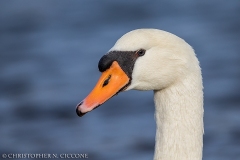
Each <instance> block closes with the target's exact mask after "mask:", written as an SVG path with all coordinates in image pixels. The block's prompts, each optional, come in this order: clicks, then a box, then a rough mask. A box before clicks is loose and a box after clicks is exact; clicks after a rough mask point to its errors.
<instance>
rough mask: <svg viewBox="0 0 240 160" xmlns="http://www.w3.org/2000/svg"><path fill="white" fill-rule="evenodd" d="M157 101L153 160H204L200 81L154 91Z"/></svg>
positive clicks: (181, 83)
mask: <svg viewBox="0 0 240 160" xmlns="http://www.w3.org/2000/svg"><path fill="white" fill-rule="evenodd" d="M195 78H196V77H195ZM189 80H191V83H190V82H189ZM190 85H191V86H190ZM154 101H155V118H156V123H157V129H156V146H155V155H154V160H176V159H180V160H182V159H184V160H201V159H202V148H203V92H202V80H201V77H199V81H195V82H194V81H193V80H192V79H188V80H186V81H182V82H180V83H178V84H175V85H172V86H171V87H169V88H166V89H163V90H160V91H154Z"/></svg>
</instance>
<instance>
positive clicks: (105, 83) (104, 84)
mask: <svg viewBox="0 0 240 160" xmlns="http://www.w3.org/2000/svg"><path fill="white" fill-rule="evenodd" d="M110 78H111V75H109V76H108V78H107V79H106V80H105V81H104V82H103V85H102V87H105V86H106V85H107V84H108V83H109V80H110Z"/></svg>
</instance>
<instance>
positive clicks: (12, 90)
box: [0, 0, 240, 160]
mask: <svg viewBox="0 0 240 160" xmlns="http://www.w3.org/2000/svg"><path fill="white" fill-rule="evenodd" d="M239 16H240V1H239V0H232V1H222V2H220V1H219V0H212V1H208V0H202V1H198V2H197V1H190V0H183V1H181V2H180V1H176V0H175V1H149V0H142V1H138V0H132V1H128V0H121V1H111V0H103V1H97V0H87V1H83V0H82V1H80V0H68V1H63V0H41V1H31V0H21V1H18V0H11V1H9V0H1V1H0V73H1V74H0V154H2V153H79V154H80V153H87V154H88V157H89V158H88V159H91V160H112V159H114V160H122V159H124V160H146V159H152V158H153V154H154V143H155V142H154V139H155V121H154V103H153V92H152V91H148V92H139V91H128V92H124V93H120V94H119V95H118V96H115V97H113V98H112V99H110V100H109V101H108V102H106V103H105V104H104V105H102V106H101V107H100V108H98V109H97V110H94V111H93V112H91V113H88V114H87V115H85V116H84V117H82V118H79V117H78V116H77V115H76V113H75V106H76V105H77V104H78V103H79V102H80V101H81V100H82V99H83V98H85V96H86V95H87V94H88V93H89V92H90V91H91V90H92V88H93V87H94V85H95V83H96V82H97V80H98V78H99V76H100V73H99V72H98V68H97V64H98V61H99V59H100V58H101V57H102V55H103V54H105V53H107V51H108V50H109V49H110V48H111V47H112V46H113V45H114V43H115V42H116V40H117V39H118V38H120V37H121V36H122V35H123V34H125V33H126V32H129V31H131V30H133V29H137V28H158V29H162V30H166V31H169V32H171V33H173V34H176V35H178V36H180V37H181V38H183V39H185V40H186V41H187V42H188V43H189V44H190V45H192V46H193V48H194V49H195V51H196V53H197V56H198V58H199V60H200V63H201V67H202V72H203V79H204V92H205V94H204V96H205V99H204V101H205V105H204V107H205V116H204V122H205V135H204V151H203V159H205V160H236V159H239V158H240V92H239V90H240V83H239V82H240V52H239V51H240V18H239Z"/></svg>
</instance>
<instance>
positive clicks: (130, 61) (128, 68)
mask: <svg viewBox="0 0 240 160" xmlns="http://www.w3.org/2000/svg"><path fill="white" fill-rule="evenodd" d="M144 54H145V50H144V49H139V50H137V51H111V52H109V53H108V54H106V55H104V56H103V57H102V58H101V59H100V61H99V63H98V68H99V71H100V72H104V71H106V70H107V69H109V68H110V66H111V65H112V63H113V61H117V62H118V64H119V65H120V67H121V68H122V70H123V71H124V72H125V73H126V74H127V76H128V77H129V78H130V79H131V78H132V71H133V67H134V64H135V61H136V60H137V58H138V57H140V56H143V55H144Z"/></svg>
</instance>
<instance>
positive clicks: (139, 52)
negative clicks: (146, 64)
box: [137, 49, 145, 56]
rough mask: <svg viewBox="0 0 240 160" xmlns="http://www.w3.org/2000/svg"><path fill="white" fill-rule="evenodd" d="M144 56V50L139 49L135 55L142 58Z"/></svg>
mask: <svg viewBox="0 0 240 160" xmlns="http://www.w3.org/2000/svg"><path fill="white" fill-rule="evenodd" d="M144 54H145V50H144V49H139V50H138V51H137V55H138V56H143V55H144Z"/></svg>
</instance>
